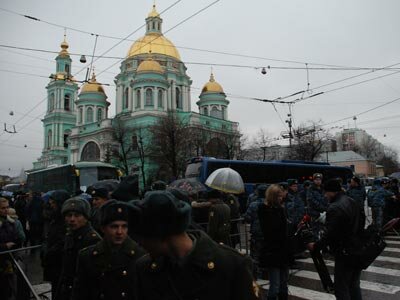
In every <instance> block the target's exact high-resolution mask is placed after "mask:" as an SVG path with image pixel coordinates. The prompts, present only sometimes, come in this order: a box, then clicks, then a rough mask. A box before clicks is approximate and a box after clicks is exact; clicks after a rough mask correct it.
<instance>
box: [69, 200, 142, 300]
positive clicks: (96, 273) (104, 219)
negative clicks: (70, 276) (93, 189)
mask: <svg viewBox="0 0 400 300" xmlns="http://www.w3.org/2000/svg"><path fill="white" fill-rule="evenodd" d="M128 216H129V213H128V205H127V204H125V203H122V202H119V201H116V200H110V201H108V202H107V203H106V204H104V205H103V206H102V207H101V208H100V221H101V222H100V225H101V228H102V231H103V240H102V241H100V242H98V243H97V244H96V245H93V246H90V247H87V248H85V249H83V250H81V251H80V253H79V257H78V263H77V277H76V281H75V283H74V290H73V297H72V299H73V300H91V299H93V300H95V299H96V300H97V299H104V300H107V299H109V300H117V299H130V300H133V299H135V298H134V285H133V282H134V281H135V267H134V266H135V263H136V261H137V259H138V258H140V257H142V256H143V255H144V254H145V251H144V250H143V249H142V248H140V247H139V246H138V244H137V243H136V242H135V241H133V240H132V239H131V238H130V237H129V236H128Z"/></svg>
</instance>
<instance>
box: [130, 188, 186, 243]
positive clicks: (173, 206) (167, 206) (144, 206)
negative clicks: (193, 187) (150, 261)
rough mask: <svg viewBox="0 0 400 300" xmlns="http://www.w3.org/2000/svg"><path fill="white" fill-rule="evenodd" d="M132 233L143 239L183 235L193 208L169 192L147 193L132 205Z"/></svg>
mask: <svg viewBox="0 0 400 300" xmlns="http://www.w3.org/2000/svg"><path fill="white" fill-rule="evenodd" d="M131 206H132V210H131V211H132V213H131V224H130V225H131V226H130V229H129V230H130V232H131V233H133V235H138V236H141V237H167V236H171V235H174V234H179V233H183V232H184V231H186V229H187V228H188V226H189V224H190V217H191V206H190V205H189V204H188V203H186V202H184V201H182V200H179V199H177V198H176V197H175V196H174V195H173V194H171V193H170V192H168V191H151V192H147V193H146V195H145V197H144V199H143V200H140V201H135V202H134V203H132V204H131Z"/></svg>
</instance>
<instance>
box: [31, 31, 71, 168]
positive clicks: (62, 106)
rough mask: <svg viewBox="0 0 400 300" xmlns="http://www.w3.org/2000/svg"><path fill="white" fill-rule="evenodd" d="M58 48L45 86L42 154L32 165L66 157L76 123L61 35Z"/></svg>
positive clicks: (42, 165) (68, 63) (41, 165)
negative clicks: (54, 64) (54, 70)
mask: <svg viewBox="0 0 400 300" xmlns="http://www.w3.org/2000/svg"><path fill="white" fill-rule="evenodd" d="M60 46H61V50H60V52H59V53H58V56H57V57H56V59H55V60H56V72H55V73H54V74H51V75H50V78H51V79H50V82H49V83H48V85H47V86H46V89H47V111H46V115H45V116H44V118H43V120H42V122H43V129H44V147H43V151H42V156H41V158H40V159H39V160H38V162H36V163H34V168H35V169H36V168H45V167H47V166H49V165H53V164H57V165H60V164H66V163H68V161H69V143H68V137H69V135H70V134H71V128H72V127H74V126H75V123H76V109H75V101H76V99H77V91H78V85H77V84H76V83H75V80H74V78H73V77H72V75H71V63H72V60H71V57H70V55H69V52H68V48H69V45H68V43H67V41H66V37H65V35H64V41H63V42H62V43H61V45H60Z"/></svg>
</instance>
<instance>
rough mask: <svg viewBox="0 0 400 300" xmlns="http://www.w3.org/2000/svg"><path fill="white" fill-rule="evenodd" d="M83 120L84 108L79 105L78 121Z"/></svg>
mask: <svg viewBox="0 0 400 300" xmlns="http://www.w3.org/2000/svg"><path fill="white" fill-rule="evenodd" d="M82 122H83V108H82V107H79V116H78V123H79V124H80V123H82Z"/></svg>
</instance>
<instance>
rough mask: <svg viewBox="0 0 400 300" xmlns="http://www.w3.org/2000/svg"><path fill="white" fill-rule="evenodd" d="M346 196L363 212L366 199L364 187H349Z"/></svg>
mask: <svg viewBox="0 0 400 300" xmlns="http://www.w3.org/2000/svg"><path fill="white" fill-rule="evenodd" d="M346 194H347V196H349V197H350V198H352V199H354V200H355V201H356V202H357V203H358V205H359V206H360V209H362V210H364V202H365V199H366V197H367V193H366V191H365V187H363V186H357V187H350V188H349V189H348V190H347V193H346Z"/></svg>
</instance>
